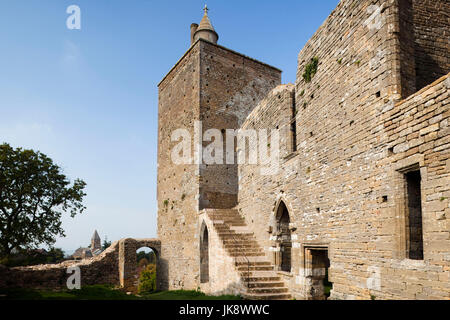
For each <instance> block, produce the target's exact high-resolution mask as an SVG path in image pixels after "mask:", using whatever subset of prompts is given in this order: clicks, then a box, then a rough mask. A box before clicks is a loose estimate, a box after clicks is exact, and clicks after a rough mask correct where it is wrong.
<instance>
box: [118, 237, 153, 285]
mask: <svg viewBox="0 0 450 320" xmlns="http://www.w3.org/2000/svg"><path fill="white" fill-rule="evenodd" d="M142 247H147V248H150V249H152V250H153V252H154V253H155V256H156V270H157V271H156V290H158V289H159V288H161V280H162V279H161V272H158V270H161V268H160V267H161V260H160V256H161V241H160V240H157V239H123V240H120V242H119V280H120V286H121V287H122V288H123V289H124V290H126V291H131V292H135V291H136V290H137V287H136V270H137V254H136V251H137V250H138V249H139V248H142Z"/></svg>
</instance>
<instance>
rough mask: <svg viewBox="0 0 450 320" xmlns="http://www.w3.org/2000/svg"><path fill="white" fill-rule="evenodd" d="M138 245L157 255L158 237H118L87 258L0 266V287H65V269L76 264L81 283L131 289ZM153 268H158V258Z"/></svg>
mask: <svg viewBox="0 0 450 320" xmlns="http://www.w3.org/2000/svg"><path fill="white" fill-rule="evenodd" d="M141 247H150V248H152V249H153V250H154V251H155V253H156V256H157V258H159V255H160V254H159V253H160V250H161V243H160V241H159V240H157V239H140V240H137V239H122V240H120V241H116V242H114V243H113V244H112V245H111V246H110V247H109V248H108V249H106V250H105V251H104V252H102V253H101V254H100V255H99V256H97V257H94V258H91V259H85V260H81V261H65V262H62V263H60V264H49V265H37V266H29V267H15V268H7V267H5V266H0V288H2V289H4V288H33V289H64V288H67V279H68V278H69V277H70V276H71V275H72V274H73V272H70V273H68V272H67V270H68V268H70V267H79V268H80V273H81V286H86V285H94V284H109V285H114V286H120V287H122V288H124V289H126V290H132V289H133V285H135V284H136V280H137V278H136V274H135V272H136V265H137V261H136V250H137V249H139V248H141ZM157 267H158V269H159V268H160V263H159V259H158V266H157ZM160 273H161V274H163V273H162V272H160ZM160 278H161V276H158V285H159V283H161V279H160Z"/></svg>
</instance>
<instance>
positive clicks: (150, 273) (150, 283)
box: [138, 264, 156, 294]
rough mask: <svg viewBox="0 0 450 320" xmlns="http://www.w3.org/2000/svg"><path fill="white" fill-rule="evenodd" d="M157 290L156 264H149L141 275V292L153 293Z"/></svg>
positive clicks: (139, 287)
mask: <svg viewBox="0 0 450 320" xmlns="http://www.w3.org/2000/svg"><path fill="white" fill-rule="evenodd" d="M155 290H156V265H154V264H149V265H148V266H147V267H146V268H145V269H144V270H142V272H141V276H140V277H139V285H138V292H139V294H147V293H152V292H154V291H155Z"/></svg>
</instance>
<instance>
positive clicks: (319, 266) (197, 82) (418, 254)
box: [158, 0, 450, 299]
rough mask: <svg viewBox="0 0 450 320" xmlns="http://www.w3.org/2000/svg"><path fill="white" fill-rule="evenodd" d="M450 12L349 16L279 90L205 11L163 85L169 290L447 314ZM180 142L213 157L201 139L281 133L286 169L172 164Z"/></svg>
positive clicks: (162, 190) (352, 1) (310, 47)
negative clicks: (437, 309)
mask: <svg viewBox="0 0 450 320" xmlns="http://www.w3.org/2000/svg"><path fill="white" fill-rule="evenodd" d="M449 12H450V3H449V2H448V1H446V0H421V1H418V0H387V1H380V0H378V1H369V0H363V1H360V0H342V1H341V2H340V3H339V5H338V6H337V8H336V9H335V10H334V11H333V12H332V13H331V15H330V16H329V18H328V19H327V20H326V21H325V22H324V23H323V25H322V26H321V27H320V28H319V29H318V31H317V32H316V33H315V35H314V36H313V37H312V38H311V39H310V40H309V41H308V43H307V44H306V45H305V47H304V48H303V49H302V50H301V52H300V54H299V56H298V71H297V79H296V82H295V84H281V71H280V70H278V69H277V68H275V67H272V66H269V65H267V64H265V63H262V62H259V61H257V60H254V59H252V58H249V57H247V56H245V55H242V54H240V53H237V52H234V51H232V50H230V49H227V48H224V47H222V46H220V45H218V44H217V42H218V40H219V35H218V33H216V31H215V30H214V28H213V26H212V24H211V21H210V20H209V17H208V14H207V9H206V8H205V15H204V17H203V19H202V21H201V23H200V24H199V25H196V24H193V25H192V26H191V47H190V48H189V49H188V51H187V52H186V54H185V55H184V56H183V57H182V58H181V59H180V60H179V61H178V62H177V64H176V65H175V66H174V67H173V68H172V70H170V72H169V73H168V74H167V76H166V77H165V78H164V79H163V80H162V81H161V83H160V84H159V129H158V233H159V239H160V240H161V254H160V259H161V262H160V269H159V270H158V272H160V279H162V280H161V281H162V282H161V286H162V287H163V288H166V289H181V288H184V289H197V288H199V287H200V288H201V289H202V290H203V291H205V292H208V293H212V294H222V293H240V294H243V295H244V296H246V297H248V298H253V299H290V298H294V297H295V298H297V299H325V298H326V297H327V296H328V295H329V296H330V298H331V299H449V298H450V226H449V221H450V129H449V117H450V111H449V101H450V98H449V88H450V78H449V74H448V73H449V70H450V57H449V51H450V45H449V40H448V39H449V34H450V25H449V21H448V13H449ZM177 129H184V130H185V131H186V132H187V133H189V134H190V135H191V136H192V137H194V141H193V142H192V144H191V149H192V152H193V154H195V152H196V151H197V154H198V150H196V145H197V142H199V143H201V144H202V145H203V146H204V147H206V146H208V145H209V144H210V143H211V141H208V142H205V139H203V140H200V138H199V137H198V132H199V131H200V132H201V133H205V132H207V131H208V130H209V129H218V130H221V132H222V133H223V134H224V140H225V132H226V130H228V129H235V130H238V129H242V130H248V129H256V130H259V129H274V130H278V131H279V134H280V168H279V170H278V171H276V172H274V173H273V174H271V175H262V174H261V170H260V169H261V168H260V165H258V164H239V165H238V164H223V165H220V164H207V163H205V162H203V161H201V162H192V164H175V163H174V162H173V160H172V150H173V148H174V147H175V146H176V145H177V144H178V143H179V141H173V136H172V134H173V132H174V131H176V130H177ZM227 143H229V141H228V140H227ZM224 157H225V155H224ZM197 160H198V159H197ZM195 163H198V164H195ZM327 286H332V289H331V292H330V293H329V294H328V293H327V292H326V287H327Z"/></svg>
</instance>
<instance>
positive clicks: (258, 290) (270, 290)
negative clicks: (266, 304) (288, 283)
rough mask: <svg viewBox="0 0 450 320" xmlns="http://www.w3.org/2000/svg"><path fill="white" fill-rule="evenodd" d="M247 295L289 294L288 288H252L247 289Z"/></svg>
mask: <svg viewBox="0 0 450 320" xmlns="http://www.w3.org/2000/svg"><path fill="white" fill-rule="evenodd" d="M247 292H248V293H259V294H264V293H266V294H273V293H287V292H289V290H288V288H254V289H247Z"/></svg>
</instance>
